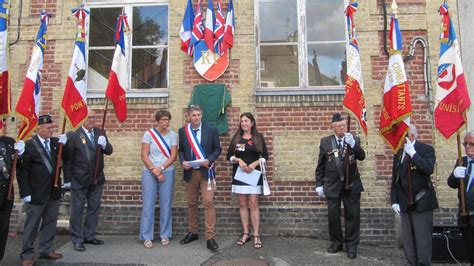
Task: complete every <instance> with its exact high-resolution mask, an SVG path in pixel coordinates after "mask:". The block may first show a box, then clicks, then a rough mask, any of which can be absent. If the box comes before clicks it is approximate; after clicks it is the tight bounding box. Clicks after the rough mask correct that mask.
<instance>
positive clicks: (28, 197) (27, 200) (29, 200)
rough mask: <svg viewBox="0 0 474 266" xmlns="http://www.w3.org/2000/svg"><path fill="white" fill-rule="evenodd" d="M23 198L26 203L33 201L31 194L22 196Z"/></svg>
mask: <svg viewBox="0 0 474 266" xmlns="http://www.w3.org/2000/svg"><path fill="white" fill-rule="evenodd" d="M22 200H23V202H24V203H28V202H31V195H29V196H26V197H24V198H22Z"/></svg>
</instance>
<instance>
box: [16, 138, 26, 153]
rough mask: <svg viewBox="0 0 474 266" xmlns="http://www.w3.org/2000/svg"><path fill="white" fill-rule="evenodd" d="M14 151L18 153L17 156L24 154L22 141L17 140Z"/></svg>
mask: <svg viewBox="0 0 474 266" xmlns="http://www.w3.org/2000/svg"><path fill="white" fill-rule="evenodd" d="M15 150H17V151H18V155H22V154H23V153H24V152H25V142H24V141H23V140H19V141H18V142H17V143H15Z"/></svg>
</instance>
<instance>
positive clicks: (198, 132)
mask: <svg viewBox="0 0 474 266" xmlns="http://www.w3.org/2000/svg"><path fill="white" fill-rule="evenodd" d="M195 129H198V131H197V132H196V138H197V140H198V142H199V144H201V132H202V123H201V124H199V127H198V128H194V127H193V125H192V124H191V130H193V131H194V130H195ZM191 133H193V132H191Z"/></svg>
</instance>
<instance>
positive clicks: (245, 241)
mask: <svg viewBox="0 0 474 266" xmlns="http://www.w3.org/2000/svg"><path fill="white" fill-rule="evenodd" d="M245 236H247V238H246V239H245V240H244V237H245ZM249 241H250V237H249V234H248V233H243V234H242V236H241V237H240V238H239V240H237V246H243V245H245V243H247V242H249Z"/></svg>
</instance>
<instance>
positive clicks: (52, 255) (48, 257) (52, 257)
mask: <svg viewBox="0 0 474 266" xmlns="http://www.w3.org/2000/svg"><path fill="white" fill-rule="evenodd" d="M62 257H63V254H61V253H56V252H51V253H49V254H40V256H39V258H40V259H42V260H59V259H60V258H62Z"/></svg>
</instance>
